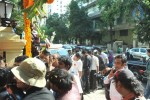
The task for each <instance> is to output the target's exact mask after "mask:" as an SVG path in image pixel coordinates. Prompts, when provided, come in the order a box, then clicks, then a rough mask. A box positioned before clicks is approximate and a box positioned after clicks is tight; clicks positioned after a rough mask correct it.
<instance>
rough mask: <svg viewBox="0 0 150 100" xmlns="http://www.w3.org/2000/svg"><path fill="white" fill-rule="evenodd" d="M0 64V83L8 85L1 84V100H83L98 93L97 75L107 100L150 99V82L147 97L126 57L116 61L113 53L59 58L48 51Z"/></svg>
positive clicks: (88, 52)
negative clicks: (12, 62)
mask: <svg viewBox="0 0 150 100" xmlns="http://www.w3.org/2000/svg"><path fill="white" fill-rule="evenodd" d="M148 54H149V56H150V50H148ZM0 61H1V62H0V80H1V82H0V83H3V81H5V82H4V84H0V91H1V92H0V100H42V99H43V100H84V97H83V95H84V94H88V93H90V92H92V91H95V90H97V89H98V84H100V83H99V81H98V78H97V74H100V75H103V76H104V78H103V82H104V83H103V84H104V87H105V96H106V99H107V100H146V99H148V98H149V89H150V88H149V83H150V81H149V80H148V84H147V87H146V92H145V95H144V88H143V86H142V83H141V82H140V81H138V80H137V79H136V77H135V76H134V74H133V73H132V72H131V71H130V70H129V69H128V66H127V64H126V62H127V60H126V57H125V56H123V55H117V56H115V57H114V55H113V52H112V51H111V50H110V51H108V54H106V53H104V52H103V51H102V50H101V49H99V48H97V49H95V50H82V51H76V52H74V53H70V56H60V55H58V54H51V53H50V51H49V49H48V48H45V49H44V50H42V51H41V53H40V54H39V55H37V56H35V57H32V58H29V57H27V56H18V57H16V58H15V61H14V65H13V66H11V67H8V66H7V64H5V63H4V59H3V57H0ZM149 65H150V63H148V64H147V69H148V70H146V71H147V73H149V69H150V67H149ZM6 67H7V68H6ZM6 70H7V71H6ZM4 71H5V72H4ZM2 72H3V73H4V74H2ZM8 72H9V75H8ZM4 76H7V77H4ZM6 79H8V80H9V82H8V81H6ZM15 90H17V91H15ZM145 98H146V99H145Z"/></svg>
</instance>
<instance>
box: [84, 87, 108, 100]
mask: <svg viewBox="0 0 150 100" xmlns="http://www.w3.org/2000/svg"><path fill="white" fill-rule="evenodd" d="M84 100H106V98H105V92H104V89H100V90H96V91H94V92H90V93H89V94H86V95H84Z"/></svg>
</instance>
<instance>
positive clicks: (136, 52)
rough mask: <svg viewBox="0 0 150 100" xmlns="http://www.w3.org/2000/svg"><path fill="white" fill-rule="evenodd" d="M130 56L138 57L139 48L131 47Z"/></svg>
mask: <svg viewBox="0 0 150 100" xmlns="http://www.w3.org/2000/svg"><path fill="white" fill-rule="evenodd" d="M132 56H133V58H140V57H139V56H140V51H139V48H133V49H132Z"/></svg>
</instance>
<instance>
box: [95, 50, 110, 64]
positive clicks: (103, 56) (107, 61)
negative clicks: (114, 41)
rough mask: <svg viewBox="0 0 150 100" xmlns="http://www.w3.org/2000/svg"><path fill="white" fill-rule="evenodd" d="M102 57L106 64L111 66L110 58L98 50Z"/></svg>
mask: <svg viewBox="0 0 150 100" xmlns="http://www.w3.org/2000/svg"><path fill="white" fill-rule="evenodd" d="M97 50H98V53H99V55H100V57H101V58H102V59H103V62H104V64H105V65H106V66H107V65H108V64H109V60H108V56H107V54H105V53H104V52H102V50H101V49H99V48H98V49H97Z"/></svg>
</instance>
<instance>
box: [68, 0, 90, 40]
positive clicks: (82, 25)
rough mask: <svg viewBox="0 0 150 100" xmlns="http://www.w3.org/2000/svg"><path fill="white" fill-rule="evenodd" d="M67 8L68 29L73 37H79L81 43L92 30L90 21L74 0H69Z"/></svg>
mask: <svg viewBox="0 0 150 100" xmlns="http://www.w3.org/2000/svg"><path fill="white" fill-rule="evenodd" d="M69 9H70V15H69V22H70V26H69V31H70V33H71V35H72V37H73V38H74V39H76V40H77V39H79V41H80V43H82V42H83V41H84V40H85V39H88V38H89V35H90V33H91V32H92V21H91V20H90V19H89V17H88V15H87V14H86V12H85V9H84V8H79V6H78V4H77V2H76V1H74V0H72V1H71V3H70V5H69Z"/></svg>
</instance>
